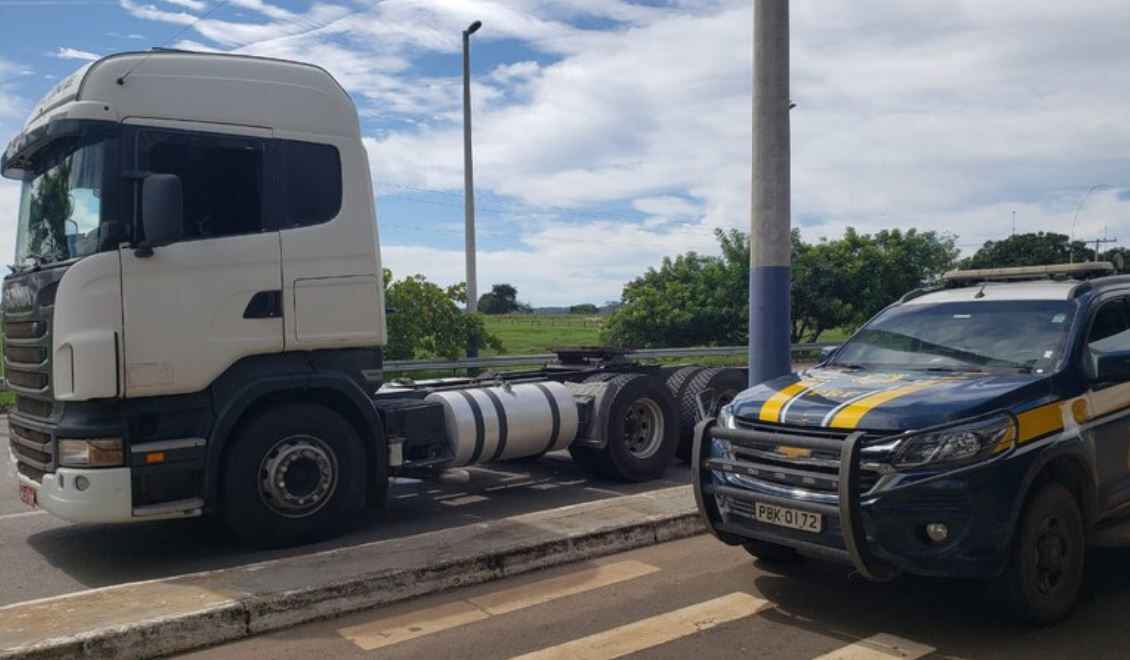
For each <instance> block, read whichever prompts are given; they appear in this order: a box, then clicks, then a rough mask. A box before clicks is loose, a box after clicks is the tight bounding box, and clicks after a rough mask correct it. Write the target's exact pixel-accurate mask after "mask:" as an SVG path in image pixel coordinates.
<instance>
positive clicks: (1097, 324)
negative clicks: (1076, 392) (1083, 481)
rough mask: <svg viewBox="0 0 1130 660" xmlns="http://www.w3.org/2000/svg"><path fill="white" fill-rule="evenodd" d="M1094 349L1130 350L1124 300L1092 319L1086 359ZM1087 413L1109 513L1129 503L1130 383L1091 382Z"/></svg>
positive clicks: (1103, 505)
mask: <svg viewBox="0 0 1130 660" xmlns="http://www.w3.org/2000/svg"><path fill="white" fill-rule="evenodd" d="M1093 348H1097V349H1101V350H1104V351H1109V350H1114V349H1124V350H1125V349H1130V310H1128V309H1127V299H1126V298H1125V297H1122V298H1115V299H1112V300H1107V301H1105V302H1103V303H1102V304H1101V305H1100V306H1099V307H1098V309H1096V310H1095V311H1094V313H1093V314H1092V315H1091V319H1090V325H1089V329H1088V332H1087V346H1086V350H1085V351H1084V355H1083V359H1084V360H1087V361H1089V360H1090V354H1091V351H1092V349H1093ZM1086 397H1087V410H1088V411H1089V417H1090V419H1094V420H1096V423H1095V425H1094V426H1093V427H1092V428H1091V439H1092V440H1093V446H1094V452H1095V465H1096V470H1097V474H1098V478H1099V502H1100V504H1101V509H1102V510H1103V511H1109V510H1111V509H1113V508H1115V507H1118V506H1120V505H1122V504H1124V503H1125V502H1127V501H1128V500H1130V409H1127V408H1128V406H1130V382H1117V383H1101V382H1091V383H1090V385H1089V387H1088V392H1087V395H1086Z"/></svg>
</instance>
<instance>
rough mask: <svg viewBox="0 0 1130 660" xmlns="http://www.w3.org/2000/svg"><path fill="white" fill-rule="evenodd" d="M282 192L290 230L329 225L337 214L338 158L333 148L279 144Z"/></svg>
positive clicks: (303, 143)
mask: <svg viewBox="0 0 1130 660" xmlns="http://www.w3.org/2000/svg"><path fill="white" fill-rule="evenodd" d="M281 144H282V152H283V158H284V159H285V163H286V164H285V166H284V168H283V190H285V191H286V196H287V205H286V208H287V210H286V213H287V218H288V220H289V222H288V225H289V226H291V227H307V226H309V225H317V224H321V223H323V222H329V221H330V220H333V219H334V218H335V217H337V214H338V212H339V211H340V210H341V157H340V156H339V155H338V152H337V148H336V147H333V146H331V145H328V144H315V143H313V142H297V141H294V140H283V141H282V143H281Z"/></svg>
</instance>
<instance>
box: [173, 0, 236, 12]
mask: <svg viewBox="0 0 1130 660" xmlns="http://www.w3.org/2000/svg"><path fill="white" fill-rule="evenodd" d="M164 1H165V2H167V3H169V4H170V5H176V6H178V7H184V8H185V9H190V10H192V11H204V10H205V9H207V8H208V5H207V4H206V3H203V2H200V0H164ZM228 4H231V3H230V2H229V3H228Z"/></svg>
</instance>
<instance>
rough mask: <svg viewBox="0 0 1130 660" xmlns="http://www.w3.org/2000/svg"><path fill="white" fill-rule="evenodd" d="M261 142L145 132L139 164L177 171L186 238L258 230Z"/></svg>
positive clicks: (261, 224)
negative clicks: (182, 199) (182, 203)
mask: <svg viewBox="0 0 1130 660" xmlns="http://www.w3.org/2000/svg"><path fill="white" fill-rule="evenodd" d="M264 152H265V145H264V143H263V141H262V140H258V139H255V138H247V137H240V136H232V135H210V134H202V133H183V132H174V131H148V130H147V131H143V132H142V133H140V135H139V137H138V166H139V167H140V168H141V169H142V170H143V171H147V172H154V173H160V174H175V175H177V176H178V177H180V180H181V189H182V190H183V191H184V238H185V240H194V239H201V238H213V237H217V236H231V235H235V234H251V233H257V232H260V231H262V230H263V228H264V208H263V197H264V194H263V191H264V186H265V177H264V174H263V170H264Z"/></svg>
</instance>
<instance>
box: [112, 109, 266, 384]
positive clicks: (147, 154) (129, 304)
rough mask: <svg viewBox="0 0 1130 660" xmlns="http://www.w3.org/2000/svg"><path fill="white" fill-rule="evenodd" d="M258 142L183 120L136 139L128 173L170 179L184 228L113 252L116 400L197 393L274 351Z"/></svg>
mask: <svg viewBox="0 0 1130 660" xmlns="http://www.w3.org/2000/svg"><path fill="white" fill-rule="evenodd" d="M170 125H172V126H173V128H169V127H167V126H170ZM186 128H192V129H194V130H185V129H186ZM202 128H206V129H207V130H206V131H205V130H201V129H202ZM221 131H222V132H221ZM269 136H270V131H266V130H264V129H256V128H241V127H223V128H219V127H212V126H204V127H201V126H200V125H193V124H188V123H182V122H175V123H172V122H163V123H162V126H161V127H159V128H157V127H139V128H138V129H137V130H136V132H135V138H134V145H135V151H134V156H135V159H136V164H135V169H137V170H139V171H140V172H141V173H165V174H176V175H177V176H179V177H180V179H181V187H182V190H183V195H184V229H183V237H182V239H181V240H180V241H179V242H177V243H174V244H172V245H167V246H163V247H158V248H156V249H155V250H153V253H152V255H151V256H148V257H144V256H138V255H137V254H136V253H135V251H134V250H133V249H132V248H131V247H129V246H123V247H122V248H121V259H122V298H123V316H124V321H125V322H124V335H125V337H124V346H125V360H124V362H125V392H126V396H127V397H136V396H152V395H157V394H178V393H187V392H196V391H200V390H203V389H204V388H206V387H207V386H208V385H209V384H210V383H211V382H212V381H213V380H214V379H215V378H216V377H217V376H219V375H220V374H221V373H222V372H223V371H224V369H226V368H227V367H228V366H230V365H231V364H232V363H234V362H235V361H236V360H238V359H239V358H241V357H244V356H247V355H255V354H261V353H274V352H281V351H282V349H283V320H282V315H281V310H279V309H278V307H279V305H278V301H279V298H280V295H281V294H280V291H281V289H282V264H281V248H280V244H279V234H278V231H277V229H275V227H276V223H273V222H271V221H270V215H271V214H270V212H269V210H268V208H269V206H270V205H271V198H272V196H271V195H270V194H269V191H270V190H273V188H274V186H273V184H272V180H273V172H271V171H270V167H271V166H270V162H271V159H270V158H269V157H268V154H269V150H270V144H269V142H268V141H267V139H266V138H267V137H269ZM135 224H136V223H135ZM134 231H135V235H136V232H140V231H141V229H140V228H139V227H135V228H134ZM253 300H255V301H256V303H255V304H252V301H253Z"/></svg>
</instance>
